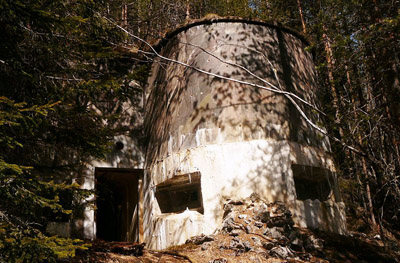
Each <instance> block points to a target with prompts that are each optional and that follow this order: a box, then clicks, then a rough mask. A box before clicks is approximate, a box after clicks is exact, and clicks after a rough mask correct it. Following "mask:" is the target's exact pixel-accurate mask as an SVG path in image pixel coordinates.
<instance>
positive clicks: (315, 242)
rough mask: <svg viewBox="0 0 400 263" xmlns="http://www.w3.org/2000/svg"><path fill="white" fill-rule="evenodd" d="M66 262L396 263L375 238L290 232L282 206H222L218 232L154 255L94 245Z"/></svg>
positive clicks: (136, 248)
mask: <svg viewBox="0 0 400 263" xmlns="http://www.w3.org/2000/svg"><path fill="white" fill-rule="evenodd" d="M70 262H80V263H84V262H87V263H89V262H90V263H91V262H101V263H111V262H115V263H117V262H118V263H128V262H135V263H136V262H138V263H139V262H143V263H156V262H159V263H167V262H168V263H169V262H192V263H200V262H201V263H203V262H204V263H227V262H256V263H257V262H258V263H262V262H270V263H272V262H274V263H278V262H321V263H325V262H333V263H335V262H374V263H375V262H388V263H389V262H390V263H392V262H400V249H399V243H398V242H397V241H395V240H390V239H386V240H385V244H384V242H383V241H382V240H381V237H380V236H379V235H375V236H373V237H372V236H367V235H366V234H363V233H357V232H352V233H350V234H349V235H347V236H343V235H337V234H332V233H327V232H322V231H315V230H310V229H301V228H296V227H294V226H293V220H292V217H291V213H290V211H288V210H287V209H286V207H285V205H284V204H283V203H279V202H276V203H272V204H266V203H264V202H262V201H260V200H246V201H243V202H242V201H228V202H227V203H226V204H225V216H224V222H223V226H222V228H221V229H220V230H219V231H218V232H217V233H216V234H214V235H208V236H207V235H200V236H196V237H193V238H191V239H189V240H188V241H187V242H186V243H185V244H183V245H179V246H173V247H170V248H168V249H166V250H162V251H154V250H149V249H146V248H145V245H144V244H132V243H124V242H102V241H96V242H93V243H92V246H91V247H90V249H89V250H87V251H81V252H79V253H78V254H77V256H76V257H75V258H73V259H71V260H70Z"/></svg>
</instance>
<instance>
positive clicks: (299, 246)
mask: <svg viewBox="0 0 400 263" xmlns="http://www.w3.org/2000/svg"><path fill="white" fill-rule="evenodd" d="M290 244H291V245H292V246H293V247H294V248H295V249H297V250H302V249H303V241H302V240H301V239H300V238H297V237H296V238H295V239H293V240H292V241H290Z"/></svg>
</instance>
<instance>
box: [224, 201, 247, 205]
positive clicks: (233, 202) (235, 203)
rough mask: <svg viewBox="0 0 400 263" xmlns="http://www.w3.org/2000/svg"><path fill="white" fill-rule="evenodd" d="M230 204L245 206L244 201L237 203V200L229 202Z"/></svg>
mask: <svg viewBox="0 0 400 263" xmlns="http://www.w3.org/2000/svg"><path fill="white" fill-rule="evenodd" d="M228 204H230V205H243V204H244V203H243V201H235V200H229V201H228Z"/></svg>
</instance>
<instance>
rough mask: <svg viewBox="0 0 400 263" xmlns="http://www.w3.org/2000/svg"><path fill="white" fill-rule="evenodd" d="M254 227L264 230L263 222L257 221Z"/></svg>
mask: <svg viewBox="0 0 400 263" xmlns="http://www.w3.org/2000/svg"><path fill="white" fill-rule="evenodd" d="M254 226H256V227H258V228H262V227H263V226H264V224H263V223H261V222H258V221H256V222H254Z"/></svg>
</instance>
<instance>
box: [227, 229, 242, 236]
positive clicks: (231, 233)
mask: <svg viewBox="0 0 400 263" xmlns="http://www.w3.org/2000/svg"><path fill="white" fill-rule="evenodd" d="M241 233H242V231H241V230H239V229H233V230H232V231H231V232H230V233H229V235H230V236H233V237H236V236H238V235H240V234H241Z"/></svg>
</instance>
